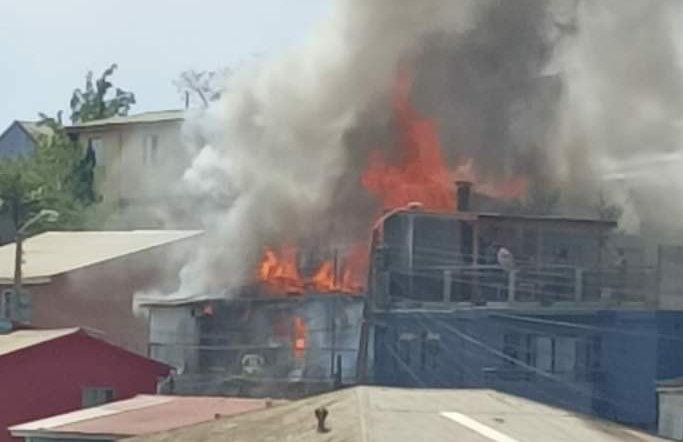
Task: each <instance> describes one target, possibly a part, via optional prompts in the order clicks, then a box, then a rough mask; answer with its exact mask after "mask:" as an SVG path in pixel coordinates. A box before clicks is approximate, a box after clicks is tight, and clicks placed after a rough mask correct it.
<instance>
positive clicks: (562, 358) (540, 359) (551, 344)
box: [535, 336, 577, 373]
mask: <svg viewBox="0 0 683 442" xmlns="http://www.w3.org/2000/svg"><path fill="white" fill-rule="evenodd" d="M576 347H577V339H576V338H575V337H565V336H557V337H548V336H539V337H537V338H536V345H535V348H536V358H535V366H536V368H538V369H539V370H543V371H546V372H548V373H572V372H574V371H576V368H577V365H576V357H577V353H576Z"/></svg>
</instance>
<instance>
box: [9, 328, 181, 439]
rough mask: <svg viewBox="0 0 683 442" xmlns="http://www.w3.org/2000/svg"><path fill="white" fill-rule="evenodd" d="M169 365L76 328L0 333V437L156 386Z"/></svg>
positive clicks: (165, 373)
mask: <svg viewBox="0 0 683 442" xmlns="http://www.w3.org/2000/svg"><path fill="white" fill-rule="evenodd" d="M169 370H170V369H169V367H168V366H166V365H164V364H162V363H159V362H155V361H152V360H151V359H147V358H144V357H142V356H139V355H137V354H134V353H131V352H128V351H126V350H124V349H122V348H119V347H116V346H113V345H111V344H109V343H106V342H104V341H101V340H99V339H96V338H94V337H92V336H91V335H89V334H87V333H86V332H84V331H82V330H80V329H78V328H68V329H50V330H40V329H23V330H22V329H20V330H16V329H15V330H11V331H8V332H5V333H2V334H0V390H2V395H1V396H0V441H2V442H9V441H12V440H19V439H15V438H12V437H11V435H10V433H9V431H8V428H9V427H11V426H13V425H16V424H19V423H23V422H27V421H31V420H35V419H41V418H45V417H48V416H52V415H55V414H59V413H64V412H67V411H72V410H77V409H80V408H85V407H90V406H95V405H99V404H102V403H105V402H111V401H113V400H119V399H125V398H129V397H132V396H135V395H137V394H141V393H148V394H153V393H155V392H156V389H157V384H158V382H159V381H160V380H162V379H163V378H165V377H166V376H167V375H168V374H169Z"/></svg>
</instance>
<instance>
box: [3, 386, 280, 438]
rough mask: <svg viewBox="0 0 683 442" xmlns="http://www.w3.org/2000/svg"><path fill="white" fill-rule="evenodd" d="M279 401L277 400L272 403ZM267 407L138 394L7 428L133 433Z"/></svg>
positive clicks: (23, 431)
mask: <svg viewBox="0 0 683 442" xmlns="http://www.w3.org/2000/svg"><path fill="white" fill-rule="evenodd" d="M275 403H279V402H275ZM265 408H267V401H266V400H265V399H243V398H224V397H186V396H152V395H139V396H136V397H134V398H132V399H127V400H123V401H118V402H113V403H110V404H105V405H101V406H99V407H94V408H89V409H85V410H79V411H75V412H71V413H66V414H62V415H58V416H53V417H50V418H47V419H41V420H38V421H33V422H28V423H25V424H21V425H16V426H13V427H12V428H10V431H11V432H12V434H13V435H15V436H20V435H21V436H28V435H33V436H36V435H38V434H40V435H43V436H45V435H48V434H51V435H54V436H53V437H56V436H57V435H59V434H80V435H91V436H96V435H116V436H137V435H145V434H151V433H157V432H160V431H166V430H171V429H175V428H181V427H186V426H189V425H194V424H198V423H201V422H207V421H211V420H214V419H216V416H217V415H220V416H230V415H236V414H241V413H245V412H249V411H255V410H262V409H265Z"/></svg>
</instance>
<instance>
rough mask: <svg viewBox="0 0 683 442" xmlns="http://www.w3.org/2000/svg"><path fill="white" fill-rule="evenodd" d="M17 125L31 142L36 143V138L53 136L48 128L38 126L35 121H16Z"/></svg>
mask: <svg viewBox="0 0 683 442" xmlns="http://www.w3.org/2000/svg"><path fill="white" fill-rule="evenodd" d="M17 124H19V125H20V126H21V127H22V128H23V129H24V130H25V131H26V133H27V134H29V136H31V138H33V141H37V138H38V137H40V136H43V135H44V136H50V135H52V134H53V132H52V129H50V126H47V125H45V124H38V122H37V121H17Z"/></svg>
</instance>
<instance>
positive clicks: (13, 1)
mask: <svg viewBox="0 0 683 442" xmlns="http://www.w3.org/2000/svg"><path fill="white" fill-rule="evenodd" d="M0 5H1V6H2V14H1V17H0V56H2V61H1V62H0V132H2V131H3V130H4V129H5V128H6V127H7V126H8V125H9V124H10V123H11V122H12V121H13V120H34V119H36V118H37V113H38V112H45V113H47V114H49V115H55V114H56V112H57V111H58V110H60V109H64V110H67V109H68V106H69V99H70V97H71V93H72V91H73V90H74V89H75V88H76V87H83V84H84V81H85V74H86V73H87V71H89V70H93V71H94V72H95V73H96V74H97V73H101V72H102V71H103V70H104V69H105V68H106V67H108V66H109V65H110V64H111V63H117V64H118V65H119V69H118V70H117V72H116V74H115V76H114V77H113V79H114V84H115V85H116V86H117V87H121V88H122V89H124V90H130V91H133V92H134V93H135V95H136V98H137V104H136V105H135V107H134V108H133V110H132V111H131V112H133V113H134V112H142V111H147V110H159V109H174V108H181V107H182V106H183V102H182V100H181V98H180V96H179V94H178V93H177V91H176V88H175V86H174V85H173V80H174V79H176V78H177V77H178V75H179V74H180V73H181V72H182V71H185V70H188V69H195V70H213V69H218V68H222V67H228V66H235V65H237V64H239V63H240V62H243V61H244V60H248V59H249V58H251V57H254V56H262V57H265V56H268V55H269V54H274V53H277V52H278V51H281V50H283V49H286V48H287V47H290V46H292V45H296V44H297V43H298V42H301V41H302V40H303V39H304V38H305V36H306V34H307V32H308V31H309V30H310V29H311V27H312V26H313V25H314V23H315V22H316V21H317V20H318V19H319V18H321V17H322V16H324V14H325V13H326V10H327V8H328V6H329V0H108V1H104V0H96V1H93V0H3V1H2V2H0Z"/></svg>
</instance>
